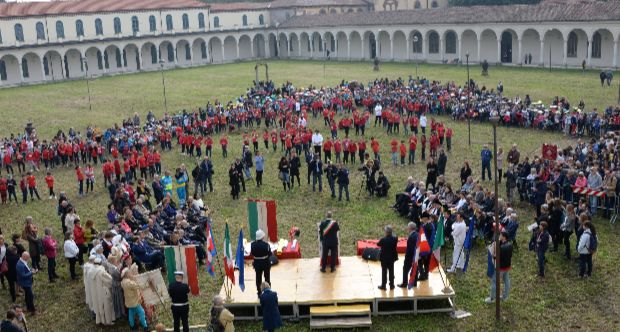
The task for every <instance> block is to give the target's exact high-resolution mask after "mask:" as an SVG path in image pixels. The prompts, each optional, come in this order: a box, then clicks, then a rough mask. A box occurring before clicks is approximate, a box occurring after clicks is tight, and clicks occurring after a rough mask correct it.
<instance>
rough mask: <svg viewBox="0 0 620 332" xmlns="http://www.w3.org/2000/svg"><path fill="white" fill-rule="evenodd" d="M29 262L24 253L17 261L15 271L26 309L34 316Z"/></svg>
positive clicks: (26, 254)
mask: <svg viewBox="0 0 620 332" xmlns="http://www.w3.org/2000/svg"><path fill="white" fill-rule="evenodd" d="M29 260H30V254H29V253H28V252H27V251H24V252H23V253H22V256H21V258H20V259H19V261H17V265H16V267H15V271H16V274H17V285H18V286H19V287H21V288H22V289H23V290H24V296H25V298H26V308H28V311H29V312H31V313H33V314H34V313H36V309H35V307H34V293H33V292H32V281H33V280H32V270H31V269H30V267H28V261H29Z"/></svg>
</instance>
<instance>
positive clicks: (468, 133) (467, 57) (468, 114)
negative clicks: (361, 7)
mask: <svg viewBox="0 0 620 332" xmlns="http://www.w3.org/2000/svg"><path fill="white" fill-rule="evenodd" d="M465 59H466V61H467V143H468V144H469V147H470V148H471V119H470V117H471V116H470V112H469V92H470V91H469V90H470V89H471V84H470V83H469V82H470V80H469V52H467V53H465Z"/></svg>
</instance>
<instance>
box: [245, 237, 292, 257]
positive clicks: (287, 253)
mask: <svg viewBox="0 0 620 332" xmlns="http://www.w3.org/2000/svg"><path fill="white" fill-rule="evenodd" d="M276 256H277V257H278V259H299V258H301V246H300V245H299V241H298V242H297V247H295V249H291V243H289V244H288V246H286V248H282V252H281V253H279V254H278V253H277V252H276ZM245 259H246V260H251V259H254V257H252V255H248V256H245Z"/></svg>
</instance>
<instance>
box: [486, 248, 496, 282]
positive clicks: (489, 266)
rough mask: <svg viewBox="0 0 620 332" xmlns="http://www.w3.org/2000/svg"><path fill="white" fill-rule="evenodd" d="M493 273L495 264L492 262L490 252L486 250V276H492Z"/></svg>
mask: <svg viewBox="0 0 620 332" xmlns="http://www.w3.org/2000/svg"><path fill="white" fill-rule="evenodd" d="M493 275H495V264H493V256H491V252H490V251H488V250H487V277H489V278H493Z"/></svg>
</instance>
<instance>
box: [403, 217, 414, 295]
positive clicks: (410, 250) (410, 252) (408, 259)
mask: <svg viewBox="0 0 620 332" xmlns="http://www.w3.org/2000/svg"><path fill="white" fill-rule="evenodd" d="M407 233H409V236H408V237H407V251H406V252H405V262H404V263H403V282H402V284H400V285H398V287H400V288H407V285H408V281H409V270H411V265H412V264H413V258H414V257H415V249H416V246H417V244H418V231H417V226H416V224H415V223H414V222H410V223H409V224H408V225H407ZM417 281H418V280H417V276H416V279H415V281H414V286H415V284H416V282H417Z"/></svg>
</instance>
